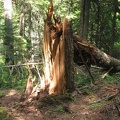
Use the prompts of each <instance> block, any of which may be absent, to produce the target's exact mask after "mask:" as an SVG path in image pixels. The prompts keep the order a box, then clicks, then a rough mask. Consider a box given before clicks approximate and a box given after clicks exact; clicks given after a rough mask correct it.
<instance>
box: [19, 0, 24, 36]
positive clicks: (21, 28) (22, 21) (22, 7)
mask: <svg viewBox="0 0 120 120" xmlns="http://www.w3.org/2000/svg"><path fill="white" fill-rule="evenodd" d="M24 10H25V5H24V1H22V2H21V13H20V35H21V36H24V35H25V11H24Z"/></svg>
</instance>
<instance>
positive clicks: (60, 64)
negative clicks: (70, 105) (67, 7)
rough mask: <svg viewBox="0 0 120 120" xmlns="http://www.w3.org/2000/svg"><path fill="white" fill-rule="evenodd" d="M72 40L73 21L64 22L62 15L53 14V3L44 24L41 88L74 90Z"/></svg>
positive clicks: (52, 90)
mask: <svg viewBox="0 0 120 120" xmlns="http://www.w3.org/2000/svg"><path fill="white" fill-rule="evenodd" d="M52 19H54V22H53V21H52ZM72 41H73V39H72V27H71V22H69V21H68V20H67V19H64V20H63V24H62V23H61V20H60V17H58V16H57V17H56V16H55V15H54V14H53V5H52V3H51V4H50V5H49V7H48V12H47V19H46V20H45V26H44V43H43V47H44V48H43V49H44V79H43V81H42V82H41V89H43V90H47V91H48V93H49V94H63V93H65V91H66V90H68V91H73V90H74V81H73V74H74V73H73V71H74V70H73V69H74V68H73V42H72Z"/></svg>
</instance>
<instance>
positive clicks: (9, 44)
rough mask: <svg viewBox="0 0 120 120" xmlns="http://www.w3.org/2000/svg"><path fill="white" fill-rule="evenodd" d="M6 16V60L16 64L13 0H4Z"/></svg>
mask: <svg viewBox="0 0 120 120" xmlns="http://www.w3.org/2000/svg"><path fill="white" fill-rule="evenodd" d="M4 10H5V12H4V17H5V40H4V45H5V46H6V58H5V62H6V63H9V64H14V45H13V43H14V37H13V25H12V0H4Z"/></svg>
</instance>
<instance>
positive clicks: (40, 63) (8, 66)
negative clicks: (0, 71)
mask: <svg viewBox="0 0 120 120" xmlns="http://www.w3.org/2000/svg"><path fill="white" fill-rule="evenodd" d="M42 64H43V62H39V63H25V64H16V65H6V66H2V67H0V68H10V67H19V66H27V65H42Z"/></svg>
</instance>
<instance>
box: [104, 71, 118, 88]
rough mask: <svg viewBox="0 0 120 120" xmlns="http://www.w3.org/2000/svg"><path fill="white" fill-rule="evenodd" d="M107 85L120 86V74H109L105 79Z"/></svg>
mask: <svg viewBox="0 0 120 120" xmlns="http://www.w3.org/2000/svg"><path fill="white" fill-rule="evenodd" d="M105 83H106V84H110V85H117V86H120V72H117V73H112V74H108V75H107V76H106V78H105Z"/></svg>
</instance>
